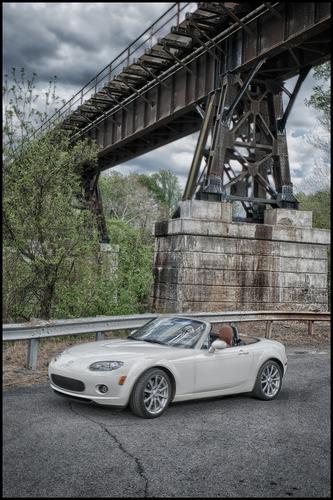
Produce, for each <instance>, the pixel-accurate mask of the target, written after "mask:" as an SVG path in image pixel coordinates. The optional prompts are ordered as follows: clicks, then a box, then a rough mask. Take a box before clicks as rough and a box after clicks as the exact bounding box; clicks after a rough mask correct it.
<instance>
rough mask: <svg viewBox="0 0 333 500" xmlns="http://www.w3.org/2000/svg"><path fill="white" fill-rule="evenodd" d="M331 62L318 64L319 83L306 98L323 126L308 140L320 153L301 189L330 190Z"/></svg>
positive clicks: (316, 77) (315, 74) (317, 78)
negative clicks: (319, 131) (308, 97)
mask: <svg viewBox="0 0 333 500" xmlns="http://www.w3.org/2000/svg"><path fill="white" fill-rule="evenodd" d="M330 75H331V63H330V62H327V63H325V64H322V65H321V66H317V67H316V68H315V70H314V78H315V79H316V80H318V81H319V84H318V85H316V86H315V87H314V88H313V92H312V94H311V96H310V99H306V100H305V104H306V105H307V106H310V107H312V108H313V109H314V110H315V111H316V112H317V113H318V115H317V120H318V123H319V124H320V126H321V133H320V135H319V134H313V133H312V134H311V135H309V136H308V137H307V141H308V142H309V143H310V144H311V145H312V146H313V147H314V148H316V149H317V150H318V151H319V152H320V154H319V155H318V157H317V159H316V160H315V164H314V169H313V173H312V174H311V175H310V176H308V177H307V178H306V179H304V182H303V184H302V185H301V190H305V191H306V190H309V188H310V189H312V190H313V189H315V190H319V191H326V190H328V191H330V156H331V141H330V132H331V87H330Z"/></svg>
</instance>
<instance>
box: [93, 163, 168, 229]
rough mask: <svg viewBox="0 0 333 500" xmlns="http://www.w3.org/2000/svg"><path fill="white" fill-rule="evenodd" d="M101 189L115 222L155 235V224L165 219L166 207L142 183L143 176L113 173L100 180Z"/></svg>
mask: <svg viewBox="0 0 333 500" xmlns="http://www.w3.org/2000/svg"><path fill="white" fill-rule="evenodd" d="M149 179H150V178H149ZM99 186H100V189H101V193H102V200H103V207H104V212H105V214H106V215H107V217H109V218H111V219H116V220H121V221H124V222H126V223H127V224H129V225H130V226H132V227H134V228H138V229H139V228H141V229H144V228H145V229H147V230H148V231H149V232H151V229H152V226H153V223H154V222H155V221H157V220H159V219H160V218H163V215H165V213H164V212H165V210H164V207H163V204H161V203H160V201H159V200H158V199H157V197H156V196H155V193H154V192H153V191H152V190H151V189H149V187H148V186H147V184H146V183H144V182H142V176H139V175H137V174H130V175H122V174H120V173H118V172H112V173H111V174H109V175H103V176H101V177H100V181H99Z"/></svg>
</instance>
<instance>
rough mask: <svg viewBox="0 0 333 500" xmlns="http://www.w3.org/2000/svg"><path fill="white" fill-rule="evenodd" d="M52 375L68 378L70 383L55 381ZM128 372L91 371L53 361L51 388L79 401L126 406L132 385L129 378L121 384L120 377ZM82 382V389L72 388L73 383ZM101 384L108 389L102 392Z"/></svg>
mask: <svg viewBox="0 0 333 500" xmlns="http://www.w3.org/2000/svg"><path fill="white" fill-rule="evenodd" d="M52 375H55V376H57V375H58V376H60V377H63V378H64V380H65V379H67V380H68V382H69V384H68V383H63V382H62V381H60V382H59V381H55V380H53V379H52ZM126 375H127V374H126V373H124V372H123V371H122V372H120V370H114V371H110V372H91V371H88V370H82V369H81V370H79V369H75V367H72V368H70V369H69V368H66V367H63V366H57V363H56V362H54V361H51V363H50V364H49V380H50V386H51V388H52V389H53V390H54V391H56V392H57V393H58V394H60V395H64V396H65V397H66V396H67V397H71V398H73V399H76V400H77V401H87V402H94V403H97V404H99V405H109V406H117V407H125V406H126V405H127V403H128V400H129V396H130V387H129V382H128V379H126V380H125V383H124V384H123V385H119V379H120V377H122V376H126ZM70 382H73V385H75V383H80V384H82V388H80V390H75V388H73V389H72V388H71V385H72V384H71V383H70ZM100 385H105V386H107V388H108V391H107V392H106V393H105V394H102V393H101V392H100V390H99V386H100Z"/></svg>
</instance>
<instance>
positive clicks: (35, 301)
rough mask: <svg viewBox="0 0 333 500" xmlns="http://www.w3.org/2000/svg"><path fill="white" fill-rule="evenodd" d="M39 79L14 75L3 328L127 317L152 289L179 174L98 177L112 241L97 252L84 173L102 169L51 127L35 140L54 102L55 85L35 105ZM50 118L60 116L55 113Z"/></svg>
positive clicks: (88, 146)
mask: <svg viewBox="0 0 333 500" xmlns="http://www.w3.org/2000/svg"><path fill="white" fill-rule="evenodd" d="M39 97H40V94H38V93H37V89H36V85H35V75H33V77H32V78H31V79H30V80H26V77H25V73H24V70H21V72H20V75H19V76H18V75H17V73H16V72H15V70H14V71H13V74H12V77H11V81H10V82H9V79H8V77H6V79H5V84H4V86H3V102H4V103H5V111H4V119H3V130H4V159H5V162H4V168H3V182H4V194H3V219H4V259H3V270H4V289H3V296H4V299H3V305H4V307H3V320H4V321H5V322H18V321H26V320H30V319H31V318H33V317H35V318H45V319H51V318H68V317H87V316H95V315H113V314H131V313H140V312H144V311H145V310H147V302H148V298H149V292H150V287H151V284H152V280H153V276H152V261H153V243H154V239H153V236H152V234H151V229H152V224H153V222H154V221H156V220H159V219H161V218H166V217H168V215H169V213H170V211H171V210H173V208H174V207H175V205H176V204H177V203H178V201H179V199H180V194H181V193H180V189H179V185H178V181H177V178H176V176H174V175H173V174H171V172H168V171H161V172H159V173H158V174H153V175H152V176H144V175H137V174H132V175H130V176H122V175H121V174H112V175H111V176H106V177H104V176H102V177H101V179H100V188H101V193H102V200H103V204H104V208H105V212H106V219H107V225H108V230H109V236H110V240H111V254H110V253H108V252H101V251H100V245H99V243H98V235H97V231H96V228H95V220H94V217H93V215H92V213H91V211H90V210H82V209H81V208H82V205H81V200H82V186H81V181H80V171H81V168H84V165H86V164H89V165H90V166H93V165H94V163H95V162H96V161H97V153H98V148H97V146H96V145H95V144H94V143H92V142H90V141H88V140H84V141H80V142H76V143H75V144H70V142H69V138H68V136H67V134H66V133H65V132H64V131H60V130H57V128H54V129H53V130H52V131H51V132H49V133H47V134H43V135H42V136H38V138H37V136H36V135H34V133H35V131H36V129H38V127H39V126H40V124H41V122H42V121H43V120H45V118H46V117H47V116H48V115H49V114H50V111H51V108H52V107H53V106H54V105H55V104H56V103H57V102H58V98H57V96H56V94H55V81H54V80H51V81H50V83H49V88H48V90H47V91H46V92H45V93H44V96H42V97H44V99H45V103H44V109H42V108H43V105H41V104H40V103H39V101H38V99H39ZM53 111H54V109H53Z"/></svg>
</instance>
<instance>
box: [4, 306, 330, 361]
mask: <svg viewBox="0 0 333 500" xmlns="http://www.w3.org/2000/svg"><path fill="white" fill-rule="evenodd" d="M167 316H170V315H169V314H135V315H130V316H128V315H127V316H97V317H95V318H79V319H65V320H51V321H41V320H35V321H31V322H29V323H19V324H4V325H3V341H5V342H9V341H18V340H27V341H28V350H27V364H26V366H27V368H28V369H30V370H35V369H36V367H37V356H38V347H39V339H41V338H48V337H64V336H68V335H84V334H87V333H90V334H91V333H93V334H95V335H96V340H103V338H104V334H105V333H110V332H114V331H119V330H133V329H136V328H139V327H140V326H143V325H144V324H145V323H147V322H148V321H150V320H151V319H154V318H156V317H167ZM175 316H186V317H188V318H197V319H202V320H204V321H209V322H210V323H234V322H237V323H239V322H245V321H246V322H249V321H251V322H252V321H265V322H266V332H265V337H266V338H271V334H272V324H273V321H302V322H304V321H305V322H307V323H308V334H309V335H313V328H314V321H330V319H331V313H330V312H307V311H304V312H303V311H302V312H291V311H232V312H212V313H209V312H199V313H190V314H176V315H175Z"/></svg>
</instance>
